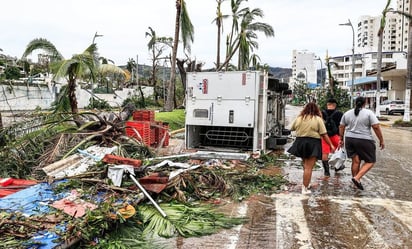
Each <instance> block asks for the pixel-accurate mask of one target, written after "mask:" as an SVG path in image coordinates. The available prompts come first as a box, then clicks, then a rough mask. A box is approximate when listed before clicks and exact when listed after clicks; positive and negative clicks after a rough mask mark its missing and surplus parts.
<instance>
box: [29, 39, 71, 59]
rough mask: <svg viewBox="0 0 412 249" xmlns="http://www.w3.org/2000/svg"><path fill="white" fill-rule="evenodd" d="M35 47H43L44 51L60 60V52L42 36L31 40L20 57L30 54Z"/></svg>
mask: <svg viewBox="0 0 412 249" xmlns="http://www.w3.org/2000/svg"><path fill="white" fill-rule="evenodd" d="M37 49H43V50H45V51H46V52H48V53H49V54H50V56H51V57H52V58H54V59H55V60H62V59H63V55H61V54H60V52H59V51H58V50H57V49H56V47H55V46H54V45H53V43H51V42H50V41H48V40H47V39H44V38H36V39H34V40H32V41H31V42H30V43H29V44H28V45H27V47H26V50H25V51H24V53H23V56H22V58H26V57H27V56H28V55H30V54H31V53H32V52H33V51H35V50H37Z"/></svg>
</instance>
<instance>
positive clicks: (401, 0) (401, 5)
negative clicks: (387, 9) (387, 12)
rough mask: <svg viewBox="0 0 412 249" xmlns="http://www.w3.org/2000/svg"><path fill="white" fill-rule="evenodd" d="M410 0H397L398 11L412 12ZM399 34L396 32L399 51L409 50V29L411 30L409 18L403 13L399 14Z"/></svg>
mask: <svg viewBox="0 0 412 249" xmlns="http://www.w3.org/2000/svg"><path fill="white" fill-rule="evenodd" d="M410 5H411V3H410V0H397V2H396V9H397V10H398V11H402V12H406V13H411V12H410ZM396 18H397V30H398V32H397V34H396V47H397V49H396V50H397V51H405V52H407V51H408V30H409V27H408V26H409V20H408V18H407V17H405V16H403V15H399V14H397V16H396Z"/></svg>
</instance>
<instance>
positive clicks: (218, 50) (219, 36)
mask: <svg viewBox="0 0 412 249" xmlns="http://www.w3.org/2000/svg"><path fill="white" fill-rule="evenodd" d="M218 22H219V21H218ZM220 30H221V24H220V22H219V24H218V25H217V55H216V68H218V67H219V65H220V38H221V35H220V32H221V31H220Z"/></svg>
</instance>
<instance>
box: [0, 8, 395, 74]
mask: <svg viewBox="0 0 412 249" xmlns="http://www.w3.org/2000/svg"><path fill="white" fill-rule="evenodd" d="M386 2H387V0H249V1H248V2H245V3H244V5H243V6H244V7H246V6H249V7H250V8H260V9H262V10H263V13H264V15H265V16H264V18H263V19H262V20H257V21H260V22H265V23H268V24H270V25H272V27H273V28H274V31H275V37H272V38H266V37H265V36H264V34H263V33H258V37H259V39H258V43H259V49H258V50H257V51H256V53H257V54H259V56H260V58H261V63H262V64H264V63H267V64H269V65H270V66H272V67H288V68H290V67H291V61H292V50H293V49H297V50H304V49H306V50H308V51H309V52H314V53H315V54H316V55H319V56H320V57H321V58H322V59H323V58H325V56H326V51H327V50H328V51H329V55H330V56H337V55H343V54H350V53H351V48H352V30H351V28H350V27H349V26H339V23H345V22H347V21H348V19H350V20H351V21H352V23H353V24H354V27H355V32H356V26H355V24H356V22H357V20H358V18H359V17H360V16H361V15H371V16H377V15H379V14H380V13H381V12H382V10H383V8H384V7H385V4H386ZM392 2H395V3H396V0H392ZM186 3H187V9H188V11H189V15H190V18H191V20H192V23H193V25H194V27H195V41H194V43H193V45H192V58H196V59H197V60H198V61H202V62H205V63H206V65H205V68H209V67H212V66H213V62H215V60H216V52H215V51H216V25H215V24H214V23H212V20H213V19H214V18H215V13H216V0H186ZM222 7H223V12H224V14H230V0H226V1H225V2H224V3H223V6H222ZM175 12H176V8H175V0H149V1H143V0H66V1H61V0H12V1H2V4H1V14H0V23H1V26H0V27H1V29H0V48H1V49H2V50H3V53H4V54H7V55H11V56H17V57H21V55H22V54H23V51H24V50H25V48H26V45H27V44H28V43H29V42H30V41H31V40H32V39H34V38H46V39H48V40H49V41H51V42H52V43H53V44H54V45H55V46H56V48H57V49H58V50H59V51H60V52H61V53H62V54H63V56H64V57H66V58H70V57H71V56H72V54H76V53H81V52H83V50H84V49H85V48H86V47H87V46H88V45H90V44H91V43H92V40H93V36H94V34H95V33H96V32H98V34H101V35H103V36H102V37H97V38H96V42H97V45H98V49H99V54H100V56H103V57H105V58H108V59H111V60H113V61H114V62H115V64H116V65H124V64H126V62H127V61H128V59H129V58H134V59H135V60H136V56H137V55H138V60H139V64H150V61H149V58H150V57H149V54H148V50H147V43H148V40H149V38H146V37H145V33H146V32H147V31H148V27H149V26H150V27H152V28H153V29H154V30H155V32H156V34H157V36H168V37H173V35H174V25H175ZM224 22H226V24H227V25H229V24H230V19H226V20H225V21H224ZM227 31H229V28H226V29H225V30H224V32H225V36H226V34H227ZM223 40H224V39H223ZM223 47H224V46H223ZM180 48H181V46H180ZM222 54H223V52H222ZM35 60H36V61H37V59H35Z"/></svg>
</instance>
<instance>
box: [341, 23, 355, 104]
mask: <svg viewBox="0 0 412 249" xmlns="http://www.w3.org/2000/svg"><path fill="white" fill-rule="evenodd" d="M339 25H341V26H350V27H351V28H352V77H351V78H352V84H351V86H350V108H353V87H354V83H355V30H354V29H353V25H352V22H351V21H350V19H348V22H347V23H341V24H339Z"/></svg>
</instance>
